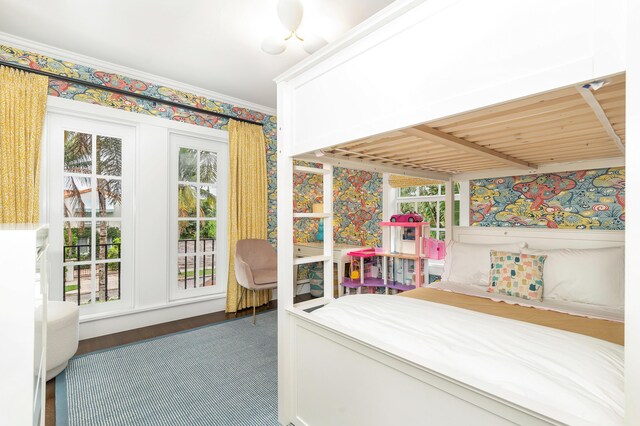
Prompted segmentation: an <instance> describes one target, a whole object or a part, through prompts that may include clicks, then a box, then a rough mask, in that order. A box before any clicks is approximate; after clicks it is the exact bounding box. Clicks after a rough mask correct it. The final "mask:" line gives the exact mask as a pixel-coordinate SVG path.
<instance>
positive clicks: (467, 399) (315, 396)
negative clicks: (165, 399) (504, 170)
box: [286, 227, 624, 425]
mask: <svg viewBox="0 0 640 426" xmlns="http://www.w3.org/2000/svg"><path fill="white" fill-rule="evenodd" d="M453 231H454V239H455V240H456V241H462V242H469V243H488V242H489V241H491V242H495V243H496V244H500V243H508V242H516V241H518V242H519V241H525V242H527V244H528V245H529V246H530V247H532V248H540V249H544V248H560V247H563V248H599V247H614V246H621V245H623V244H624V231H580V230H553V231H551V230H539V229H513V228H510V229H504V230H503V229H496V228H490V229H482V228H476V227H474V228H458V227H454V229H453ZM347 297H348V296H347ZM287 315H288V316H289V327H290V329H289V333H290V334H289V338H290V339H291V340H290V344H291V349H292V353H291V355H290V356H291V358H290V359H289V365H288V366H287V367H286V368H287V369H288V375H289V376H290V377H291V381H290V382H289V383H290V386H291V388H290V389H288V390H289V393H290V394H291V395H290V397H291V398H292V399H293V407H292V408H293V412H292V415H293V417H292V418H293V420H290V421H292V422H293V423H294V424H295V425H328V424H331V425H360V424H361V425H392V424H393V425H395V424H402V425H415V424H433V425H440V424H450V425H463V424H468V422H469V419H473V424H475V425H502V424H512V423H515V424H549V423H550V424H559V423H557V422H555V421H554V420H553V419H550V418H547V417H544V416H541V415H540V414H537V413H535V412H532V411H530V410H527V409H525V408H522V407H519V406H516V405H514V404H512V403H510V402H509V401H506V400H503V399H500V398H497V397H494V396H492V395H490V394H487V393H486V392H483V391H481V390H478V389H475V388H473V387H470V386H467V385H465V384H464V383H460V382H458V381H455V380H453V379H450V378H448V377H446V376H443V375H441V374H438V373H437V372H434V371H431V370H429V368H428V367H426V366H422V365H420V364H418V363H416V362H414V361H413V360H412V359H411V356H410V355H408V354H405V353H403V351H402V349H401V348H394V347H380V346H375V345H373V344H372V343H371V342H369V341H367V338H366V337H363V336H359V335H356V334H354V333H352V332H350V333H349V334H347V333H345V332H342V331H341V330H339V329H335V328H332V327H328V326H326V325H325V324H323V322H322V321H320V320H317V319H315V318H314V317H313V315H312V314H309V313H307V312H305V311H303V310H301V309H300V308H299V307H292V308H289V309H288V310H287Z"/></svg>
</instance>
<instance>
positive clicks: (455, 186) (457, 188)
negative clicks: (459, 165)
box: [453, 182, 460, 194]
mask: <svg viewBox="0 0 640 426" xmlns="http://www.w3.org/2000/svg"><path fill="white" fill-rule="evenodd" d="M453 193H454V194H459V193H460V182H454V184H453Z"/></svg>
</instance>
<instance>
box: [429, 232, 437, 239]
mask: <svg viewBox="0 0 640 426" xmlns="http://www.w3.org/2000/svg"><path fill="white" fill-rule="evenodd" d="M429 236H430V237H431V238H436V239H437V238H438V233H437V232H436V231H430V232H429Z"/></svg>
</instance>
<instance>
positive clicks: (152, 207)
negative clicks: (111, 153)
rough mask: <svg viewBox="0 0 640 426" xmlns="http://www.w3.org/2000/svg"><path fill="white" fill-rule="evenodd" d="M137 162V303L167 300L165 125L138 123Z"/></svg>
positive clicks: (167, 252) (166, 139)
mask: <svg viewBox="0 0 640 426" xmlns="http://www.w3.org/2000/svg"><path fill="white" fill-rule="evenodd" d="M138 132H139V138H138V141H139V142H138V152H137V163H136V179H137V185H136V189H137V191H136V226H135V229H136V248H135V253H136V254H135V260H136V275H135V276H136V279H135V291H136V306H154V305H158V304H162V303H166V302H167V300H168V296H167V294H168V293H167V288H168V283H169V281H168V280H169V275H168V270H169V269H168V254H169V251H168V247H169V246H168V244H169V238H168V229H169V228H168V226H167V224H168V213H169V212H168V209H167V206H168V205H169V191H168V188H169V182H168V176H169V173H168V167H169V162H168V158H167V156H168V153H169V147H168V135H167V128H166V127H160V126H152V125H148V124H141V125H140V126H139V130H138Z"/></svg>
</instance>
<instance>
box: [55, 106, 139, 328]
mask: <svg viewBox="0 0 640 426" xmlns="http://www.w3.org/2000/svg"><path fill="white" fill-rule="evenodd" d="M67 130H68V131H74V132H82V133H89V134H92V135H104V136H111V137H116V138H119V139H121V140H122V174H121V179H122V185H121V187H122V205H121V213H122V214H121V217H120V225H121V228H120V233H121V241H122V243H121V253H122V254H123V256H122V257H121V258H119V259H118V261H119V262H120V268H121V269H120V282H119V285H120V299H119V300H113V301H109V302H105V303H90V304H85V305H80V314H81V315H83V316H84V315H91V314H98V313H104V312H112V311H120V310H126V309H130V308H131V307H132V306H133V291H134V229H133V228H134V219H135V218H134V211H135V210H134V205H135V194H134V188H135V177H134V176H135V171H134V170H135V161H136V159H135V152H136V146H135V144H136V127H135V126H131V125H124V124H119V123H114V122H112V121H107V120H100V119H98V118H95V117H94V116H91V115H82V114H75V113H74V114H64V113H58V112H56V113H48V114H47V142H46V143H47V150H46V151H47V156H48V161H47V176H48V180H49V182H48V185H47V187H48V194H47V207H48V215H47V216H48V220H49V226H50V234H49V235H50V237H49V239H50V249H49V259H50V262H51V263H50V264H51V267H52V270H51V273H50V287H49V294H50V296H51V297H50V299H51V300H62V299H63V293H64V290H63V289H64V276H63V272H62V271H63V265H64V263H63V259H64V258H63V249H62V247H63V245H64V239H63V229H64V222H66V221H68V220H69V219H71V221H75V222H91V223H92V226H93V225H95V224H96V223H97V222H99V221H100V220H101V218H100V217H92V218H77V219H78V220H75V219H74V218H65V217H64V197H63V191H64V174H65V172H64V166H63V164H64V132H65V131H67ZM95 167H96V165H95V164H93V171H94V172H95ZM94 176H95V174H94ZM106 178H107V179H108V178H109V177H106ZM95 197H96V194H95V192H94V193H93V198H95ZM96 204H97V203H96V200H95V199H94V200H92V207H94V208H95V206H96ZM103 220H104V219H103ZM91 251H92V260H91V261H87V262H86V263H94V264H100V263H112V262H113V261H114V259H105V260H95V249H94V248H93V247H92V250H91ZM70 263H76V264H77V263H85V262H70ZM94 275H95V274H92V278H95V276H94ZM95 291H96V289H95V288H94V289H92V294H93V293H95Z"/></svg>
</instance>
